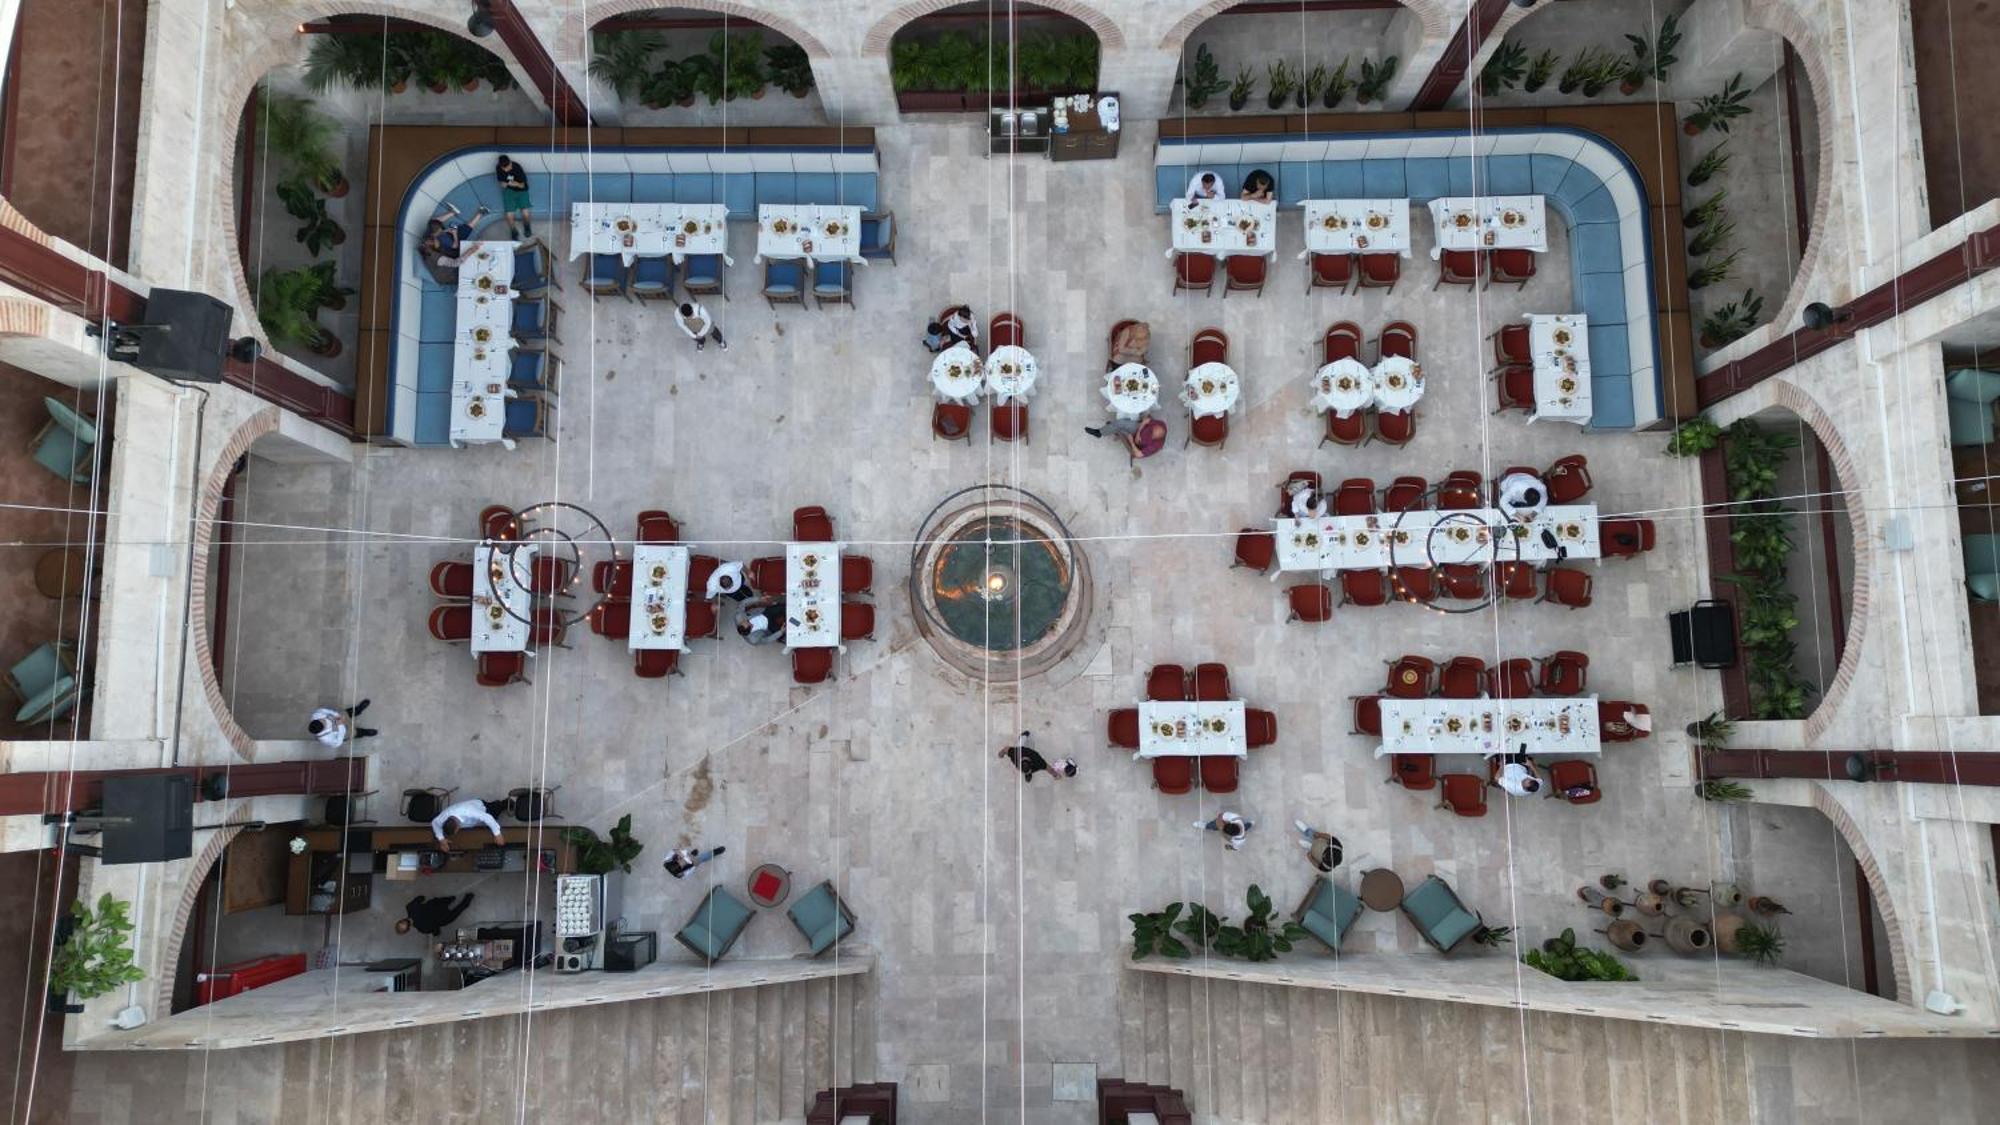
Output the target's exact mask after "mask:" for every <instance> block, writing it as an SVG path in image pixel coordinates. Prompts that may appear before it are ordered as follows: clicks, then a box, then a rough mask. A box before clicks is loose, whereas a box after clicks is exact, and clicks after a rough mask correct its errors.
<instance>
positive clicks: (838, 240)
mask: <svg viewBox="0 0 2000 1125" xmlns="http://www.w3.org/2000/svg"><path fill="white" fill-rule="evenodd" d="M767 258H768V259H772V260H779V259H786V258H804V259H805V261H806V264H807V265H812V264H814V263H815V262H838V261H848V262H853V263H855V264H856V265H862V266H865V265H867V264H868V260H867V259H865V258H863V257H862V256H861V208H859V207H842V206H838V205H835V204H830V203H785V204H780V203H764V204H760V205H758V207H757V257H756V260H757V261H759V262H762V261H764V260H765V259H767Z"/></svg>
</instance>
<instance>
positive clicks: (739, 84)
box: [564, 3, 827, 126]
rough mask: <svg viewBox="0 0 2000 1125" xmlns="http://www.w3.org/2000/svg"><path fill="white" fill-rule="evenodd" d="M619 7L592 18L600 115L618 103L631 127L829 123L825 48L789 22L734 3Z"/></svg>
mask: <svg viewBox="0 0 2000 1125" xmlns="http://www.w3.org/2000/svg"><path fill="white" fill-rule="evenodd" d="M610 7H612V8H614V9H622V10H617V11H616V13H615V14H611V15H604V16H600V17H599V18H598V19H597V21H596V22H595V23H593V24H592V25H591V29H590V36H589V40H588V43H587V45H586V46H585V48H584V49H585V50H586V51H587V52H588V58H587V60H586V62H585V64H584V70H585V72H586V73H587V74H588V75H589V76H590V79H591V82H592V85H593V87H594V88H595V91H596V94H597V97H595V98H593V101H594V102H595V104H596V105H597V107H598V110H597V111H598V112H599V114H600V115H602V114H603V112H604V109H605V108H606V104H607V103H609V104H610V105H612V106H615V107H616V114H617V119H618V123H619V124H621V125H626V126H648V125H662V126H675V125H721V124H729V125H761V124H793V125H820V124H825V123H826V121H827V115H826V112H825V110H824V108H823V107H822V104H821V102H820V100H819V98H818V96H817V94H816V92H815V87H816V85H817V74H816V69H817V66H818V65H820V64H819V62H818V60H823V59H824V58H825V57H826V48H825V47H824V46H822V45H821V44H820V43H819V41H818V40H817V39H816V38H814V37H813V36H812V35H810V34H809V33H807V32H805V31H803V30H802V29H800V28H798V27H796V26H794V25H793V24H792V23H791V22H790V21H787V20H779V19H776V18H775V17H768V18H767V17H765V16H764V15H763V14H762V13H749V12H748V10H747V9H744V8H742V6H741V5H735V4H714V5H711V4H705V3H693V4H684V5H673V6H667V5H657V4H655V5H651V6H647V5H645V4H642V3H636V4H629V5H611V6H610ZM591 14H592V15H594V16H595V15H598V14H599V10H598V9H595V8H593V9H592V10H591ZM568 32H569V25H568V24H567V23H565V25H564V35H565V37H567V35H568ZM600 99H601V100H600Z"/></svg>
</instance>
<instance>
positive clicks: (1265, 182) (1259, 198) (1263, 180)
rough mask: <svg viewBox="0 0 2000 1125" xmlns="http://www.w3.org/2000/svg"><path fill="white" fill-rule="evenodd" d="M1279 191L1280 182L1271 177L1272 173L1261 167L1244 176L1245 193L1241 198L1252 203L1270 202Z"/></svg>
mask: <svg viewBox="0 0 2000 1125" xmlns="http://www.w3.org/2000/svg"><path fill="white" fill-rule="evenodd" d="M1277 191H1278V184H1277V181H1275V180H1273V179H1272V178H1271V173H1269V172H1266V171H1264V170H1263V169H1262V168H1259V169H1257V170H1256V171H1254V172H1252V173H1250V174H1249V175H1248V176H1245V177H1244V178H1243V193H1242V195H1241V196H1240V198H1243V199H1247V200H1249V201H1250V202H1252V203H1269V202H1271V200H1272V199H1274V198H1276V197H1277Z"/></svg>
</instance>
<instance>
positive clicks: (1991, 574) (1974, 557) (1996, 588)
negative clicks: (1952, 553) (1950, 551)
mask: <svg viewBox="0 0 2000 1125" xmlns="http://www.w3.org/2000/svg"><path fill="white" fill-rule="evenodd" d="M1959 550H1960V551H1961V552H1963V553H1964V556H1965V588H1966V589H1967V590H1968V591H1970V592H1971V594H1972V600H1973V601H1976V602H1995V601H2000V535H1968V536H1966V537H1965V538H1964V540H1963V541H1962V542H1961V543H1960V544H1959Z"/></svg>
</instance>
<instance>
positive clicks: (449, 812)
mask: <svg viewBox="0 0 2000 1125" xmlns="http://www.w3.org/2000/svg"><path fill="white" fill-rule="evenodd" d="M496 806H497V808H505V807H506V806H507V802H505V801H482V800H479V799H478V798H476V797H475V798H473V799H471V800H466V801H459V802H458V803H456V804H451V805H446V806H445V807H444V808H443V809H442V810H441V811H440V812H439V813H438V814H437V815H436V816H434V817H432V818H431V835H433V836H435V837H437V842H438V847H440V848H441V849H443V850H445V851H450V850H451V836H452V834H453V833H455V832H457V831H458V830H459V829H460V828H462V827H464V826H465V825H468V824H483V825H485V826H486V828H487V830H488V831H490V832H492V833H493V842H494V843H496V844H501V843H505V842H506V840H507V838H506V837H505V836H503V835H501V833H500V822H499V821H497V820H495V819H493V813H494V812H495V811H497V810H496Z"/></svg>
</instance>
